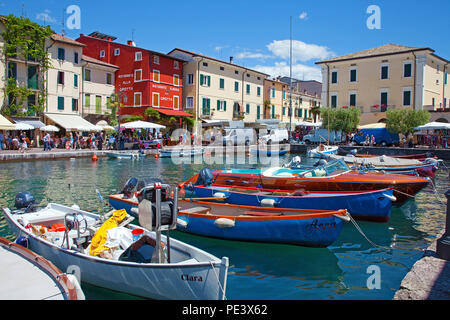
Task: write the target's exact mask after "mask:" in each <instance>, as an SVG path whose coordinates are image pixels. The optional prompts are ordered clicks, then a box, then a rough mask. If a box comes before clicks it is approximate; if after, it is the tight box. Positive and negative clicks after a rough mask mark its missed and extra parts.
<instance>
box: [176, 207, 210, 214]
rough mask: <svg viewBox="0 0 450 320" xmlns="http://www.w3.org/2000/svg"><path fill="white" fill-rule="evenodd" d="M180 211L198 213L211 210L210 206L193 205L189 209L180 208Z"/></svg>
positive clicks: (205, 212) (206, 212)
mask: <svg viewBox="0 0 450 320" xmlns="http://www.w3.org/2000/svg"><path fill="white" fill-rule="evenodd" d="M180 211H182V212H186V213H198V214H208V213H209V212H210V211H211V208H207V207H194V208H189V209H182V210H180Z"/></svg>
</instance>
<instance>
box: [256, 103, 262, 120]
mask: <svg viewBox="0 0 450 320" xmlns="http://www.w3.org/2000/svg"><path fill="white" fill-rule="evenodd" d="M260 112H261V106H256V119H259V118H260V117H261V116H260Z"/></svg>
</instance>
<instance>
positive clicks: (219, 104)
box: [217, 100, 227, 111]
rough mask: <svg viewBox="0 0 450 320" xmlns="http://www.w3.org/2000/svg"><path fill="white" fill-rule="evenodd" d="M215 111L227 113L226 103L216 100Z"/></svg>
mask: <svg viewBox="0 0 450 320" xmlns="http://www.w3.org/2000/svg"><path fill="white" fill-rule="evenodd" d="M217 111H227V102H226V101H225V100H217Z"/></svg>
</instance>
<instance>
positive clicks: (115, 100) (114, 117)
mask: <svg viewBox="0 0 450 320" xmlns="http://www.w3.org/2000/svg"><path fill="white" fill-rule="evenodd" d="M106 107H107V108H108V109H109V110H111V113H110V114H109V123H110V124H111V125H112V126H117V125H118V124H119V119H118V112H117V110H118V108H119V94H117V93H114V94H113V95H112V96H111V100H110V101H109V102H108V103H107V104H106ZM120 107H123V103H120Z"/></svg>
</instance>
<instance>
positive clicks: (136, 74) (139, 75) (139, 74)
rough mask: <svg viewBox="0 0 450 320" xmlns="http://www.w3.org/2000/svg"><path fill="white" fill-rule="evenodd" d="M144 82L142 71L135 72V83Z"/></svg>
mask: <svg viewBox="0 0 450 320" xmlns="http://www.w3.org/2000/svg"><path fill="white" fill-rule="evenodd" d="M141 80H142V69H138V70H134V82H137V81H141Z"/></svg>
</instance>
